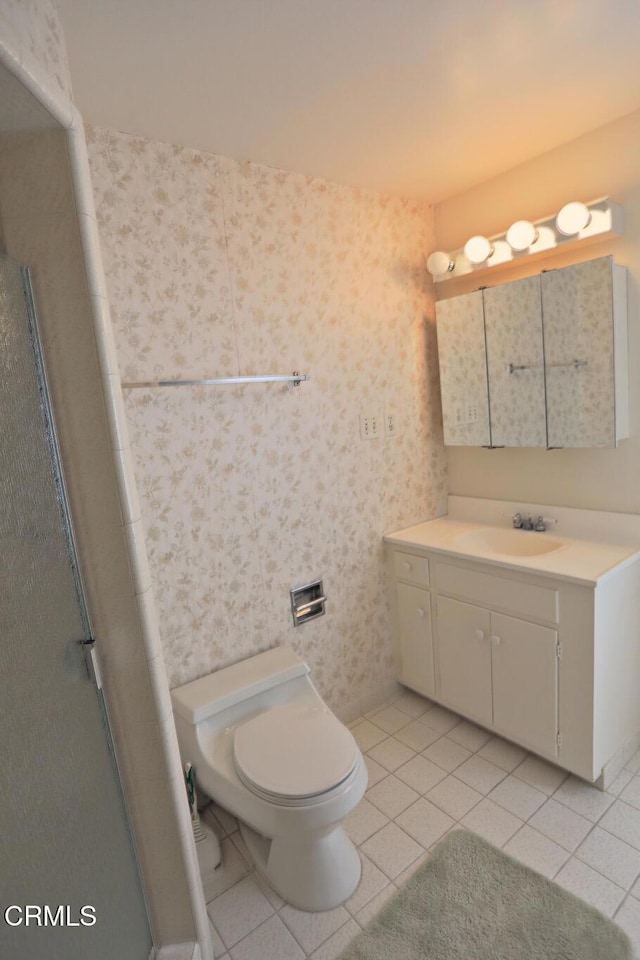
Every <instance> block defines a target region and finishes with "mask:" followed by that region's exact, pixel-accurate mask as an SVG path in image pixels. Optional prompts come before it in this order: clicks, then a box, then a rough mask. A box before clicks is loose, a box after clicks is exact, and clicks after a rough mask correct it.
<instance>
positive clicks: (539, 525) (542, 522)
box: [533, 517, 547, 533]
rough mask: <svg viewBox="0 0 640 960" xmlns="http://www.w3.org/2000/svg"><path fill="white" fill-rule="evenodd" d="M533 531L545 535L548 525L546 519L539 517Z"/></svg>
mask: <svg viewBox="0 0 640 960" xmlns="http://www.w3.org/2000/svg"><path fill="white" fill-rule="evenodd" d="M533 529H534V530H537V531H538V533H544V531H545V530H546V529H547V525H546V523H545V520H544V517H538V519H537V520H536V523H535V526H534V528H533Z"/></svg>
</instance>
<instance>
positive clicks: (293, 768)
mask: <svg viewBox="0 0 640 960" xmlns="http://www.w3.org/2000/svg"><path fill="white" fill-rule="evenodd" d="M233 757H234V762H235V768H236V772H237V774H238V777H239V778H240V780H241V781H242V782H243V783H244V785H245V786H246V787H247V788H248V789H249V790H251V792H252V793H254V794H256V795H257V796H259V797H262V799H264V800H268V801H269V802H270V803H275V804H279V805H281V806H297V807H300V806H306V805H309V804H312V803H315V802H317V800H318V797H320V796H322V794H325V793H328V792H329V791H330V790H332V789H334V788H335V787H337V786H339V785H340V784H342V783H343V782H344V781H345V780H346V779H347V778H348V777H349V776H350V775H351V774H352V773H353V771H354V769H355V767H356V765H357V762H358V748H357V745H356V742H355V740H354V738H353V736H352V734H351V733H350V732H349V730H347V728H346V727H344V726H343V725H342V724H341V723H340V721H339V720H338V719H337V718H336V717H335V716H334V715H333V714H332V713H331V712H330V711H329V710H324V709H322V708H319V707H312V706H307V705H304V704H295V703H291V704H286V705H285V706H280V707H273V708H272V709H270V710H267V711H265V712H264V713H261V714H259V715H258V716H256V717H254V718H253V719H252V720H249V721H248V722H247V723H243V724H242V725H241V726H239V727H237V729H236V731H235V734H234V738H233Z"/></svg>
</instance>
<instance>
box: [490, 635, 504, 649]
mask: <svg viewBox="0 0 640 960" xmlns="http://www.w3.org/2000/svg"><path fill="white" fill-rule="evenodd" d="M489 640H490V641H491V643H492V644H493V645H494V647H499V646H500V644H501V643H502V640H501V639H500V637H496V635H495V633H493V634H491V636H490V637H489Z"/></svg>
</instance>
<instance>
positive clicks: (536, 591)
mask: <svg viewBox="0 0 640 960" xmlns="http://www.w3.org/2000/svg"><path fill="white" fill-rule="evenodd" d="M434 566H435V580H436V585H437V589H438V593H444V594H449V595H451V596H453V597H459V598H460V599H463V600H469V601H471V602H472V603H478V604H480V605H481V606H483V607H490V608H491V609H494V610H495V609H497V610H504V611H505V612H507V613H513V614H516V615H517V616H521V617H531V618H533V619H535V620H547V621H549V622H550V623H558V620H559V602H558V591H557V590H553V589H552V588H551V587H541V586H538V585H537V584H534V583H523V582H522V581H520V580H507V579H505V578H503V577H496V576H494V575H493V574H486V573H478V572H477V571H476V570H467V569H465V568H464V567H455V566H453V565H452V564H448V563H436V564H435V565H434Z"/></svg>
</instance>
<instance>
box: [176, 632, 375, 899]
mask: <svg viewBox="0 0 640 960" xmlns="http://www.w3.org/2000/svg"><path fill="white" fill-rule="evenodd" d="M309 672H310V671H309V667H308V666H307V664H306V663H305V662H304V661H303V660H301V659H300V658H299V657H297V656H296V654H295V653H293V651H292V650H290V649H289V648H287V647H284V646H282V647H275V648H274V649H272V650H267V651H266V652H265V653H260V654H258V655H257V656H255V657H251V658H250V659H248V660H243V661H242V662H240V663H236V664H234V665H233V666H230V667H225V668H224V669H222V670H218V671H216V673H212V674H210V675H209V676H206V677H201V678H200V679H199V680H194V681H192V682H191V683H187V684H185V685H184V686H182V687H177V688H176V689H174V690H172V691H171V699H172V702H173V712H174V717H175V722H176V730H177V733H178V743H179V745H180V753H181V755H182V760H183V763H187V762H188V763H191V764H193V766H194V767H195V769H196V775H197V780H198V785H199V786H200V787H201V789H202V790H203V791H204V792H205V793H206V794H208V796H210V797H211V798H212V799H213V800H215V801H216V803H218V804H220V806H221V807H224V808H225V810H228V811H229V812H230V813H232V814H234V816H236V817H237V818H238V822H239V826H240V831H241V834H242V837H243V839H244V841H245V843H246V845H247V847H248V849H249V852H250V854H251V856H252V857H253V859H254V860H255V863H256V865H257V867H258V868H259V870H260V871H261V872H262V873H263V874H264V876H265V877H266V878H267V880H268V881H269V883H270V884H271V886H272V887H273V888H274V890H276V892H277V893H279V894H280V896H281V897H283V899H284V900H286V901H287V902H288V903H290V904H292V905H293V906H295V907H298V908H299V909H301V910H314V911H315V910H331V909H333V907H337V906H338V905H339V904H341V903H343V902H344V901H345V900H347V899H348V898H349V897H350V896H351V894H352V893H353V892H354V890H355V889H356V887H357V886H358V882H359V880H360V858H359V856H358V853H357V851H356V849H355V847H354V846H353V844H352V842H351V840H350V839H349V837H348V836H347V834H346V832H345V830H344V828H343V827H342V825H341V821H342V820H343V819H344V817H345V816H346V815H347V814H348V813H349V812H350V811H351V810H353V808H354V807H355V806H356V804H357V803H358V802H359V801H360V800H361V798H362V796H363V794H364V792H365V790H366V788H367V768H366V764H365V762H364V760H363V757H362V754H361V753H360V750H359V748H358V745H357V743H356V742H355V740H354V738H353V736H352V734H351V732H350V731H349V730H347V728H346V727H345V726H344V725H343V724H342V723H340V721H339V720H338V719H337V717H335V716H334V714H333V713H331V711H330V710H329V708H328V707H327V706H326V704H325V703H324V702H323V701H322V698H321V697H320V695H319V694H318V692H317V690H316V689H315V687H314V686H313V683H312V682H311V678H310V676H309Z"/></svg>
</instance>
